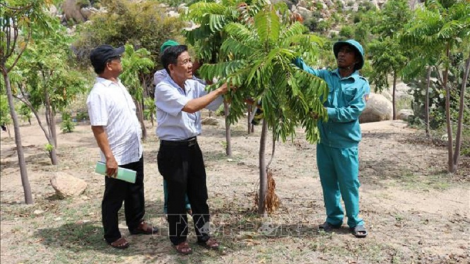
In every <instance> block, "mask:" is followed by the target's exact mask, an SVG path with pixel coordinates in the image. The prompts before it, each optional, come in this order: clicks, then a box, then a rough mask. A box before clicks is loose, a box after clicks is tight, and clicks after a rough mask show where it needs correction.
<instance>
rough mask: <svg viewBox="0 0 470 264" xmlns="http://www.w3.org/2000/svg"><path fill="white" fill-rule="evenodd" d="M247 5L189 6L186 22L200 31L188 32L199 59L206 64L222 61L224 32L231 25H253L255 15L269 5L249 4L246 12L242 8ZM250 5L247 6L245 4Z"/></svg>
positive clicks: (224, 1) (261, 2)
mask: <svg viewBox="0 0 470 264" xmlns="http://www.w3.org/2000/svg"><path fill="white" fill-rule="evenodd" d="M242 3H245V1H242V0H235V1H230V0H222V1H220V2H218V3H217V2H197V3H194V4H192V5H191V6H189V9H188V11H187V12H186V14H184V16H183V19H184V20H185V21H192V22H194V23H196V24H198V25H200V26H199V27H198V28H195V29H192V30H186V31H184V34H185V36H186V41H187V42H188V43H189V44H191V45H192V46H194V49H195V51H196V58H197V59H200V60H203V61H204V62H211V63H215V62H218V61H221V59H220V58H219V56H220V54H219V50H220V45H221V44H222V41H223V40H224V39H225V38H226V36H225V33H224V31H223V28H224V27H225V26H226V25H227V24H229V23H231V22H241V23H252V20H253V18H252V17H253V15H254V14H256V13H257V12H258V11H259V10H260V9H261V8H262V6H264V5H265V4H266V1H264V0H253V1H248V5H249V6H247V7H246V8H240V9H239V8H238V6H239V5H240V4H242ZM245 4H247V3H245Z"/></svg>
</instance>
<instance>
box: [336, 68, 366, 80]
mask: <svg viewBox="0 0 470 264" xmlns="http://www.w3.org/2000/svg"><path fill="white" fill-rule="evenodd" d="M332 73H333V74H335V75H336V76H338V77H339V78H340V79H341V80H347V79H349V78H352V79H354V81H357V80H359V77H360V75H359V71H358V70H355V71H354V72H353V73H351V75H349V76H346V77H341V75H340V74H339V69H336V70H334V71H333V72H332Z"/></svg>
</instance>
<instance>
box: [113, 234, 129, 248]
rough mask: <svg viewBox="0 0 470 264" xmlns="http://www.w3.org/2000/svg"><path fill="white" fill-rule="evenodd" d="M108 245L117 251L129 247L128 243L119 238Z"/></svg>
mask: <svg viewBox="0 0 470 264" xmlns="http://www.w3.org/2000/svg"><path fill="white" fill-rule="evenodd" d="M108 244H109V245H110V246H112V247H113V248H117V249H126V248H128V247H129V242H127V240H126V239H125V238H123V237H120V238H118V239H117V240H116V241H114V242H112V243H108Z"/></svg>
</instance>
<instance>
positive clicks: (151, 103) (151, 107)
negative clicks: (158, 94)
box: [144, 97, 156, 120]
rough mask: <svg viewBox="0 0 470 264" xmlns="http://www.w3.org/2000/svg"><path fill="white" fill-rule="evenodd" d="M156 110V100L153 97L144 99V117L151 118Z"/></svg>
mask: <svg viewBox="0 0 470 264" xmlns="http://www.w3.org/2000/svg"><path fill="white" fill-rule="evenodd" d="M155 112H156V106H155V100H154V99H153V98H151V97H147V98H145V99H144V118H145V120H150V119H152V118H153V116H154V114H155Z"/></svg>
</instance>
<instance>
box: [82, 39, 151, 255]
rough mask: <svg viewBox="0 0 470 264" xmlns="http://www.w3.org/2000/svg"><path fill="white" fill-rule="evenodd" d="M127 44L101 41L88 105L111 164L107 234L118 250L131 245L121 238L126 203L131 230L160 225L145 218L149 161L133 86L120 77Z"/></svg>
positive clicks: (107, 184)
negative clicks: (123, 176) (123, 172)
mask: <svg viewBox="0 0 470 264" xmlns="http://www.w3.org/2000/svg"><path fill="white" fill-rule="evenodd" d="M123 52H124V47H119V48H113V47H112V46H110V45H101V46H98V47H97V48H95V49H94V50H93V51H92V52H91V55H90V60H91V64H92V65H93V68H94V70H95V72H96V74H98V77H97V78H96V81H95V85H94V86H93V89H92V90H91V92H90V94H89V95H88V99H87V106H88V114H89V116H90V123H91V129H92V131H93V134H94V136H95V139H96V142H97V143H98V146H99V148H100V150H101V161H102V162H104V163H105V164H106V175H107V176H108V177H106V178H105V190H104V197H103V201H102V218H103V227H104V238H105V240H106V242H107V243H108V244H109V245H111V246H112V247H114V248H118V249H125V248H127V247H129V243H128V242H127V241H126V239H125V238H123V237H121V233H120V231H119V228H118V211H119V209H120V208H121V207H122V202H124V209H125V217H126V224H127V227H128V229H129V231H130V233H131V234H146V235H151V234H153V233H156V232H158V229H157V228H156V227H152V226H150V225H148V224H147V223H146V222H145V221H144V220H143V218H144V214H145V200H144V160H143V156H142V152H143V151H142V144H141V136H142V130H141V126H140V123H139V120H138V119H137V116H136V106H135V104H134V101H133V100H132V97H131V95H130V94H129V92H128V91H127V89H126V88H125V87H124V85H122V83H121V81H120V80H119V79H118V77H119V75H120V74H121V72H122V65H121V54H122V53H123ZM118 167H122V168H126V169H131V170H134V171H136V181H135V183H134V184H133V183H129V182H125V181H122V180H118V179H116V178H115V177H116V174H117V170H118Z"/></svg>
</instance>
